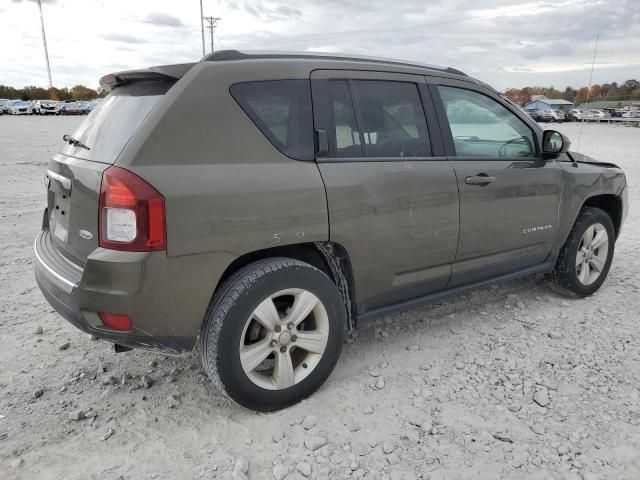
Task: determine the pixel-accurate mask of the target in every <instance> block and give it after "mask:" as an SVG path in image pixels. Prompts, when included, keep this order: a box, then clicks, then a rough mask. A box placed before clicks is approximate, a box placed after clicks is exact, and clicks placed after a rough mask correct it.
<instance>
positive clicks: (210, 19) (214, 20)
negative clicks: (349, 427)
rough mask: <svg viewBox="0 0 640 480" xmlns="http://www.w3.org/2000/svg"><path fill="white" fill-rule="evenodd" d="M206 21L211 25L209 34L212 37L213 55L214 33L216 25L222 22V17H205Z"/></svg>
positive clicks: (208, 26)
mask: <svg viewBox="0 0 640 480" xmlns="http://www.w3.org/2000/svg"><path fill="white" fill-rule="evenodd" d="M204 19H205V20H206V21H207V23H208V24H209V25H207V28H208V29H209V34H210V35H211V53H213V50H214V48H213V32H214V30H215V29H216V24H217V23H218V21H219V20H220V17H204Z"/></svg>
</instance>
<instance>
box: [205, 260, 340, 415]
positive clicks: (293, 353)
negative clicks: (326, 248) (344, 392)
mask: <svg viewBox="0 0 640 480" xmlns="http://www.w3.org/2000/svg"><path fill="white" fill-rule="evenodd" d="M346 321H347V314H346V309H345V306H344V302H343V300H342V297H341V296H340V293H339V292H338V289H337V288H336V286H335V284H334V283H333V281H332V280H331V279H330V278H329V277H328V276H327V275H325V274H324V273H323V272H321V271H320V270H318V269H317V268H315V267H313V266H312V265H309V264H307V263H304V262H301V261H298V260H294V259H290V258H272V259H267V260H261V261H258V262H255V263H252V264H250V265H248V266H246V267H244V268H242V269H241V270H239V271H238V272H236V273H235V274H233V275H232V276H231V277H230V278H229V279H228V280H226V281H225V282H224V284H223V285H222V286H221V287H220V288H219V290H218V291H217V292H216V294H215V295H214V298H213V299H212V301H211V304H210V305H209V308H208V310H207V313H206V315H205V320H204V323H203V327H202V332H201V353H202V362H203V364H204V367H205V369H206V370H207V373H208V374H209V377H210V378H211V380H212V382H213V383H214V384H215V385H216V386H217V387H218V388H219V389H220V390H221V391H222V392H224V393H225V394H226V395H227V396H228V397H229V398H231V399H232V400H234V401H236V402H237V403H239V404H241V405H243V406H244V407H246V408H249V409H252V410H258V411H265V412H266V411H273V410H278V409H281V408H285V407H287V406H290V405H293V404H295V403H297V402H299V401H300V400H302V399H304V398H306V397H308V396H309V395H311V394H312V393H313V392H314V391H316V390H317V389H318V388H319V387H320V386H321V385H322V384H323V383H324V381H325V380H326V379H327V377H329V375H330V374H331V372H332V371H333V368H334V367H335V365H336V362H337V361H338V358H339V356H340V352H341V351H342V344H343V342H344V338H345V326H346Z"/></svg>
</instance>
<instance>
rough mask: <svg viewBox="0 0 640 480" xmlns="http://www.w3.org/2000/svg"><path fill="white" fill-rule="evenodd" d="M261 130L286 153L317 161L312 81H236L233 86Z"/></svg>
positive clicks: (232, 88)
mask: <svg viewBox="0 0 640 480" xmlns="http://www.w3.org/2000/svg"><path fill="white" fill-rule="evenodd" d="M229 91H230V93H231V96H232V97H233V98H234V99H235V101H236V102H238V104H239V105H240V107H241V108H242V110H244V112H245V113H246V114H247V116H248V117H249V118H250V119H251V121H252V122H253V123H254V124H255V125H256V127H258V129H259V130H260V132H262V134H263V135H264V136H265V137H267V139H268V140H269V142H271V144H272V145H273V146H274V147H276V148H277V149H278V150H279V151H280V152H281V153H283V154H284V155H286V156H288V157H291V158H294V159H296V160H313V113H312V110H311V88H310V85H309V80H268V81H259V82H243V83H236V84H234V85H232V86H231V88H230V89H229Z"/></svg>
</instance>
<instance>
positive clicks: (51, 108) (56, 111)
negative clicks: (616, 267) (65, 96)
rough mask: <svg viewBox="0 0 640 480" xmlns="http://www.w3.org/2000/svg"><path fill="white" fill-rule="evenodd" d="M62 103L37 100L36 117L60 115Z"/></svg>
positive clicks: (35, 105)
mask: <svg viewBox="0 0 640 480" xmlns="http://www.w3.org/2000/svg"><path fill="white" fill-rule="evenodd" d="M60 107H61V102H58V101H56V100H36V101H35V102H34V105H33V113H35V114H36V115H60Z"/></svg>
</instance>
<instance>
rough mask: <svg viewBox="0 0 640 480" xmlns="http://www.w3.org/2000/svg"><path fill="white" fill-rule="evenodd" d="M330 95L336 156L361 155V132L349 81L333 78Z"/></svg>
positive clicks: (330, 83)
mask: <svg viewBox="0 0 640 480" xmlns="http://www.w3.org/2000/svg"><path fill="white" fill-rule="evenodd" d="M329 95H330V97H329V98H331V99H332V105H333V120H334V124H335V132H334V135H335V156H336V157H340V158H354V157H361V156H362V147H361V146H360V132H359V131H358V124H357V122H356V113H355V110H354V108H353V102H352V101H351V95H350V94H349V86H348V85H347V81H346V80H331V81H330V82H329Z"/></svg>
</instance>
